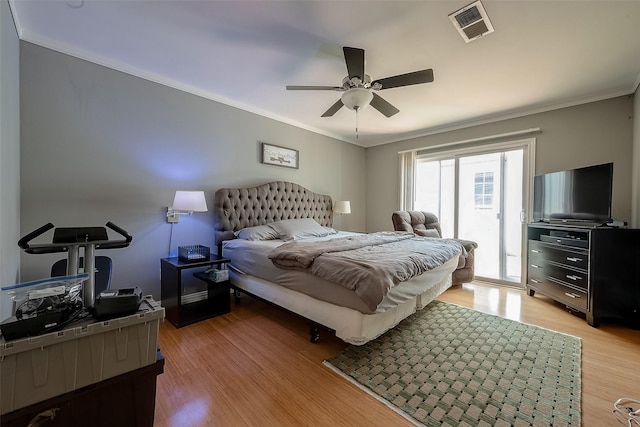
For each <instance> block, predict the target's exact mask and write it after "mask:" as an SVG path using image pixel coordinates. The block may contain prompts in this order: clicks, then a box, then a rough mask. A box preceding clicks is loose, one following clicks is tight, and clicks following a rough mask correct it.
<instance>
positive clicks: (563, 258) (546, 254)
mask: <svg viewBox="0 0 640 427" xmlns="http://www.w3.org/2000/svg"><path fill="white" fill-rule="evenodd" d="M529 258H530V259H535V260H546V261H551V262H554V263H558V264H564V265H568V266H571V267H574V268H581V269H583V270H587V269H588V268H589V253H588V252H587V251H585V250H581V249H576V248H568V247H567V248H565V247H558V246H557V245H550V244H545V243H543V242H540V241H538V240H529Z"/></svg>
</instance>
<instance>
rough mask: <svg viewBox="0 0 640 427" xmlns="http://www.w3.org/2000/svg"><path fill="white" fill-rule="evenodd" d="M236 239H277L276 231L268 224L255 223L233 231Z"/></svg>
mask: <svg viewBox="0 0 640 427" xmlns="http://www.w3.org/2000/svg"><path fill="white" fill-rule="evenodd" d="M233 234H234V235H235V236H236V237H237V238H238V239H243V240H273V239H278V238H279V237H278V233H277V232H276V231H275V230H274V229H273V228H271V227H269V226H268V225H256V226H255V227H246V228H243V229H242V230H238V231H236V232H235V233H233Z"/></svg>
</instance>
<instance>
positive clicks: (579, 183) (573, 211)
mask: <svg viewBox="0 0 640 427" xmlns="http://www.w3.org/2000/svg"><path fill="white" fill-rule="evenodd" d="M612 189H613V163H605V164H601V165H595V166H588V167H584V168H579V169H572V170H566V171H561V172H553V173H547V174H544V175H536V176H535V177H534V182H533V220H534V221H543V222H559V223H583V222H584V223H594V224H597V223H599V224H603V223H606V222H609V221H611V194H612Z"/></svg>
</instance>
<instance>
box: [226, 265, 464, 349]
mask: <svg viewBox="0 0 640 427" xmlns="http://www.w3.org/2000/svg"><path fill="white" fill-rule="evenodd" d="M455 262H456V264H457V259H456V260H455ZM453 268H455V267H453ZM451 271H452V269H443V271H442V272H441V277H438V278H437V279H436V280H435V281H434V283H433V285H432V286H430V287H429V289H428V290H427V291H425V292H424V293H422V294H420V295H418V296H416V297H414V298H411V299H409V300H407V301H404V302H402V303H400V304H398V305H397V306H396V307H394V308H391V309H388V310H386V311H384V312H381V313H375V314H362V313H360V312H359V311H356V310H352V309H350V308H346V307H340V306H337V305H334V304H330V303H328V302H325V301H321V300H318V299H315V298H313V297H310V296H308V295H306V294H303V293H300V292H297V291H294V290H291V289H288V288H285V287H282V286H279V285H277V284H275V283H272V282H269V281H266V280H263V279H260V278H258V277H255V276H251V275H248V274H242V273H238V272H237V271H235V270H233V268H230V270H229V278H230V280H231V283H232V285H233V286H234V287H236V288H238V289H242V290H244V291H247V292H248V293H250V294H253V295H255V296H257V297H260V298H262V299H264V300H265V301H269V302H271V303H273V304H275V305H278V306H280V307H283V308H286V309H287V310H289V311H292V312H294V313H296V314H299V315H300V316H302V317H305V318H307V319H309V320H311V321H313V322H315V323H318V324H320V325H323V326H325V327H327V328H329V329H332V330H334V331H335V332H336V336H337V337H338V338H340V339H342V340H343V341H345V342H347V343H350V344H355V345H362V344H364V343H366V342H368V341H371V340H372V339H374V338H376V337H378V336H380V335H382V334H383V333H384V332H386V331H388V330H389V329H391V328H393V327H394V326H395V325H397V324H398V323H400V321H401V320H402V319H404V318H406V317H408V316H410V315H411V314H413V313H415V312H416V310H419V309H422V308H424V307H425V306H426V305H427V304H429V303H430V302H431V301H433V300H434V299H436V298H437V297H438V296H439V295H440V294H442V293H443V292H444V291H446V290H447V289H448V288H449V287H450V286H451Z"/></svg>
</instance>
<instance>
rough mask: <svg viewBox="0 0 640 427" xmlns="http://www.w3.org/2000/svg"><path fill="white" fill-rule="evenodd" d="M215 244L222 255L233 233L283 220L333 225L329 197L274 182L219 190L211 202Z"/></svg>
mask: <svg viewBox="0 0 640 427" xmlns="http://www.w3.org/2000/svg"><path fill="white" fill-rule="evenodd" d="M213 217H214V230H215V243H216V246H217V248H218V254H220V253H221V247H222V242H223V241H224V240H230V239H235V235H234V234H233V232H234V231H238V230H240V229H242V228H245V227H253V226H256V225H263V224H267V223H270V222H275V221H281V220H283V219H297V218H313V219H315V220H316V222H318V224H320V225H323V226H327V227H330V226H331V225H332V224H333V202H332V200H331V197H330V196H327V195H324V194H317V193H314V192H312V191H309V190H307V189H306V188H304V187H302V186H301V185H298V184H294V183H292V182H285V181H274V182H269V183H266V184H262V185H259V186H257V187H250V188H221V189H219V190H218V191H216V194H215V197H214V199H213Z"/></svg>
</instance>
